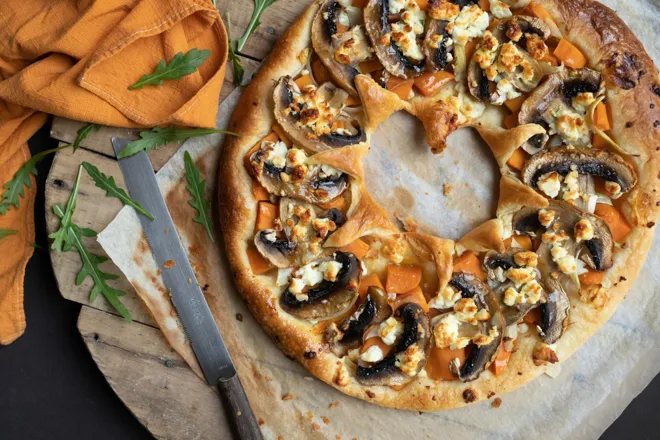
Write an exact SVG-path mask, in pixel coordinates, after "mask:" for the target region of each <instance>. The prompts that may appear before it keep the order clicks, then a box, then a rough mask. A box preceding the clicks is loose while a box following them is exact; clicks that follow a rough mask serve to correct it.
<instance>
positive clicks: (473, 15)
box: [447, 5, 489, 46]
mask: <svg viewBox="0 0 660 440" xmlns="http://www.w3.org/2000/svg"><path fill="white" fill-rule="evenodd" d="M488 24H489V20H488V14H487V13H486V12H484V11H482V10H481V8H479V6H477V5H468V6H465V7H463V9H461V12H460V13H459V14H458V17H456V19H455V20H454V22H453V23H450V24H449V25H448V26H447V30H448V32H450V33H451V34H452V38H453V39H454V41H455V42H456V43H457V44H459V45H461V46H465V45H466V44H467V43H468V41H470V39H471V38H477V37H481V36H483V34H484V31H485V30H486V28H488Z"/></svg>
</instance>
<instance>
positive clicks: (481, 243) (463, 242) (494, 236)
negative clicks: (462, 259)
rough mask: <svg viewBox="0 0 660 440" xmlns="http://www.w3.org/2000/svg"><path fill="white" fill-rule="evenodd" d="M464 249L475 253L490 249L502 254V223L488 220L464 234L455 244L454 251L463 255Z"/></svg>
mask: <svg viewBox="0 0 660 440" xmlns="http://www.w3.org/2000/svg"><path fill="white" fill-rule="evenodd" d="M466 249H467V250H469V251H472V252H475V253H481V252H486V251H488V250H491V249H493V250H496V251H497V252H500V253H502V252H504V251H505V250H506V247H505V246H504V241H503V240H502V221H501V220H500V219H497V218H494V219H491V220H488V221H486V222H484V223H482V224H480V225H479V226H477V227H476V228H474V229H473V230H471V231H470V232H468V233H467V234H465V235H464V236H463V237H462V238H461V239H460V240H458V242H457V243H456V250H457V252H459V253H463V251H464V250H466Z"/></svg>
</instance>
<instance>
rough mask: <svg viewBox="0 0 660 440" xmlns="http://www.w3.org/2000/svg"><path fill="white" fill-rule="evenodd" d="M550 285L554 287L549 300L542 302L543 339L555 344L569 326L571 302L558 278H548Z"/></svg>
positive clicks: (540, 308)
mask: <svg viewBox="0 0 660 440" xmlns="http://www.w3.org/2000/svg"><path fill="white" fill-rule="evenodd" d="M548 283H549V287H553V288H554V289H553V290H551V291H550V292H549V294H548V298H547V301H546V302H545V303H544V304H541V306H540V307H539V310H540V312H541V332H542V333H541V340H542V341H543V342H545V343H546V344H554V343H555V342H557V341H558V340H559V338H561V336H562V335H563V334H564V330H565V329H566V327H567V326H568V314H569V311H570V308H571V303H570V302H569V300H568V295H567V294H566V291H565V290H564V288H563V287H562V286H561V284H560V283H559V282H557V280H548Z"/></svg>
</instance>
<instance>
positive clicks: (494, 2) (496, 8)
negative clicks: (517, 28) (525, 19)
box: [490, 0, 513, 18]
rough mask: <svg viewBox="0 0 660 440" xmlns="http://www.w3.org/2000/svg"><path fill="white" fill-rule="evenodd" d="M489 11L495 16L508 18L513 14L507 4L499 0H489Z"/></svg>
mask: <svg viewBox="0 0 660 440" xmlns="http://www.w3.org/2000/svg"><path fill="white" fill-rule="evenodd" d="M490 13H491V14H493V15H494V16H495V17H497V18H508V17H511V16H512V15H513V14H512V13H511V8H510V7H509V5H507V4H506V3H504V2H503V1H500V0H490Z"/></svg>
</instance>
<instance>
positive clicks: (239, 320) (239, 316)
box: [236, 313, 243, 322]
mask: <svg viewBox="0 0 660 440" xmlns="http://www.w3.org/2000/svg"><path fill="white" fill-rule="evenodd" d="M236 321H238V322H243V315H241V314H240V313H237V314H236Z"/></svg>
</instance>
